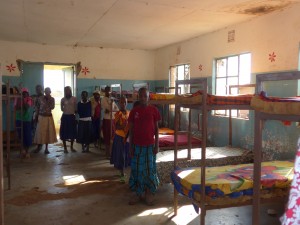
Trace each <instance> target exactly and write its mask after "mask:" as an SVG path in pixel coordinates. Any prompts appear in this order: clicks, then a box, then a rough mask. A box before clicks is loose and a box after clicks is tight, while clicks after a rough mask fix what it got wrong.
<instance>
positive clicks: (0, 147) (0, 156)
mask: <svg viewBox="0 0 300 225" xmlns="http://www.w3.org/2000/svg"><path fill="white" fill-rule="evenodd" d="M0 81H1V84H2V74H1V64H0ZM6 91H7V89H6ZM0 101H1V106H0V135H1V136H0V137H3V136H2V133H3V131H2V119H3V115H2V91H1V94H0ZM0 150H1V154H0V167H1V170H0V178H1V183H0V185H1V193H0V205H1V207H0V224H4V204H3V202H4V200H3V169H2V168H3V141H1V142H0Z"/></svg>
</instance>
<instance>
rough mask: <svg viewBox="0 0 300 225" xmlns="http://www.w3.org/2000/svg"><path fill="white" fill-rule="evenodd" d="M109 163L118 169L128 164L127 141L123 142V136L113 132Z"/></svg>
mask: <svg viewBox="0 0 300 225" xmlns="http://www.w3.org/2000/svg"><path fill="white" fill-rule="evenodd" d="M110 164H113V165H114V167H115V168H116V169H118V170H123V169H125V168H126V167H128V166H130V157H129V143H128V142H125V143H124V138H123V137H121V136H119V135H117V134H115V137H114V142H113V145H112V152H111V157H110Z"/></svg>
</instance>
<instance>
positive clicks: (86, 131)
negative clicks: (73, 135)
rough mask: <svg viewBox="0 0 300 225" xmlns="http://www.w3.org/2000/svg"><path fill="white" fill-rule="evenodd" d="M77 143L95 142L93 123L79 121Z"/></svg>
mask: <svg viewBox="0 0 300 225" xmlns="http://www.w3.org/2000/svg"><path fill="white" fill-rule="evenodd" d="M76 141H77V142H78V143H81V144H90V143H91V142H92V141H93V130H92V121H82V120H79V122H78V135H77V139H76Z"/></svg>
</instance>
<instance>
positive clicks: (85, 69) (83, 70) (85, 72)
mask: <svg viewBox="0 0 300 225" xmlns="http://www.w3.org/2000/svg"><path fill="white" fill-rule="evenodd" d="M81 72H82V73H84V75H85V76H86V74H87V73H89V72H90V71H89V68H87V67H84V68H83V69H82V70H81Z"/></svg>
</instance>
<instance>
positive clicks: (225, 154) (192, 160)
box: [157, 78, 253, 183]
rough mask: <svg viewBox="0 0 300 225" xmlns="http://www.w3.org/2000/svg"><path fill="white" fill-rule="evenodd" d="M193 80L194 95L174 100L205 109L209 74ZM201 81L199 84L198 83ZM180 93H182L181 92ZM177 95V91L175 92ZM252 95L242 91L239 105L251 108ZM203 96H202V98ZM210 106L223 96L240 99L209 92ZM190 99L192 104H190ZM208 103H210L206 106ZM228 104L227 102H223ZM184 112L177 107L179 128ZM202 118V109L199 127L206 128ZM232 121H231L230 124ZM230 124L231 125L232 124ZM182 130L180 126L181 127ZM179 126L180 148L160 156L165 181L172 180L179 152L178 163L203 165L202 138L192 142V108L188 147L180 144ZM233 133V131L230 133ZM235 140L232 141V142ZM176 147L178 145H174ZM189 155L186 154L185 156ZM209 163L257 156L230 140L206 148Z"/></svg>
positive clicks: (229, 106)
mask: <svg viewBox="0 0 300 225" xmlns="http://www.w3.org/2000/svg"><path fill="white" fill-rule="evenodd" d="M188 82H190V83H191V84H193V86H194V87H193V89H195V91H196V92H195V93H192V94H190V95H185V96H186V97H184V96H181V98H180V100H179V101H173V102H174V103H176V104H177V106H178V105H180V106H181V105H183V106H185V107H187V108H193V109H197V111H199V110H200V111H201V109H202V104H201V102H202V91H199V90H202V89H203V87H202V86H206V84H204V85H203V82H205V83H207V80H206V78H201V79H193V80H189V81H188ZM197 83H199V84H200V85H198V86H196V85H195V84H197ZM177 95H178V93H177ZM175 96H176V95H175ZM189 96H190V97H191V96H192V97H193V98H195V100H194V102H193V101H192V100H188V101H187V100H186V99H189V98H190V97H189ZM251 96H252V95H240V96H238V97H239V100H238V101H237V102H236V103H237V104H239V108H241V109H242V108H244V109H247V108H249V107H250V106H249V105H250V99H251ZM200 97H201V98H200ZM208 99H209V103H210V105H209V107H210V109H209V110H212V109H216V108H218V107H219V108H220V106H222V105H220V99H221V100H222V101H221V103H222V104H223V105H224V104H225V103H233V102H235V101H236V100H235V99H237V97H236V96H230V97H226V99H225V98H223V97H218V98H217V97H216V96H212V95H209V96H208ZM187 102H188V104H186V103H187ZM206 107H208V106H206ZM223 108H224V106H223ZM230 108H233V106H232V104H231V105H230V104H227V105H226V109H230ZM180 112H181V110H180V108H179V107H177V111H176V114H175V115H176V119H175V120H176V121H177V122H176V125H177V128H179V124H180V116H179V113H180ZM200 120H201V116H200V113H198V130H200V131H201V130H203V128H199V127H200ZM229 125H230V124H229ZM229 127H230V126H229ZM178 130H179V129H178ZM178 130H177V148H176V149H177V151H176V154H175V153H174V150H173V151H163V152H160V153H159V154H158V156H157V170H158V174H159V178H160V180H161V181H162V183H170V182H171V179H170V173H171V172H172V171H173V169H174V157H175V155H176V166H179V167H181V168H187V167H197V166H200V165H201V157H202V156H201V151H202V149H201V142H198V144H196V145H193V144H192V139H190V138H191V137H192V134H191V110H189V125H188V130H187V131H186V132H187V134H185V136H187V137H188V140H189V139H190V143H187V144H186V149H182V148H181V146H180V145H179V141H180V140H179V138H178V137H180V136H179V135H178V134H179V133H180V132H179V131H178ZM229 133H230V134H231V133H232V131H231V129H230V131H229ZM229 136H231V135H229ZM229 143H231V142H229ZM173 149H175V148H173ZM184 156H185V157H184ZM206 159H207V160H206V165H207V166H221V165H227V164H237V163H239V162H244V163H247V162H251V161H252V160H253V155H252V152H251V151H249V150H245V149H241V148H235V147H232V145H231V144H230V145H229V146H224V147H208V148H207V150H206Z"/></svg>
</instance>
